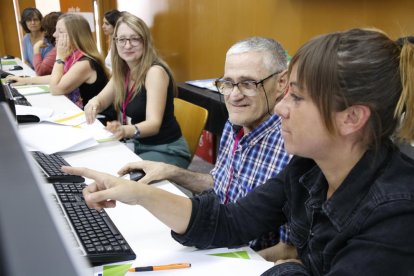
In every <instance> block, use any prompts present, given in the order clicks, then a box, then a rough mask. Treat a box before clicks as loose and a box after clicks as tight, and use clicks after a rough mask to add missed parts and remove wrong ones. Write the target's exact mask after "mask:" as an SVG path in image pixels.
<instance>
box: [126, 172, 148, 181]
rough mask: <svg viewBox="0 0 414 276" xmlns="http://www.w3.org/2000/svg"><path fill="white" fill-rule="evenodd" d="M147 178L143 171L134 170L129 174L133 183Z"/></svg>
mask: <svg viewBox="0 0 414 276" xmlns="http://www.w3.org/2000/svg"><path fill="white" fill-rule="evenodd" d="M144 176H145V172H144V171H143V170H134V171H131V172H129V179H130V180H132V181H138V180H140V179H141V178H143V177H144Z"/></svg>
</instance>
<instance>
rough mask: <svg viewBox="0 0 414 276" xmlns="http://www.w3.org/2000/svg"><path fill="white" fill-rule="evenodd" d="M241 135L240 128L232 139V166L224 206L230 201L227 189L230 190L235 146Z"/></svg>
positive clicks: (242, 133)
mask: <svg viewBox="0 0 414 276" xmlns="http://www.w3.org/2000/svg"><path fill="white" fill-rule="evenodd" d="M243 135H244V129H243V128H240V129H239V131H238V132H237V134H236V138H235V139H234V144H233V150H232V152H231V154H232V161H231V162H232V164H231V165H230V176H229V184H228V185H227V189H226V194H225V195H224V196H225V200H224V204H227V203H229V200H230V196H229V189H230V186H231V181H232V180H233V170H234V164H233V162H234V155H235V153H236V149H237V146H238V145H239V142H240V139H241V138H242V137H243Z"/></svg>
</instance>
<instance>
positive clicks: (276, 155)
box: [210, 115, 290, 203]
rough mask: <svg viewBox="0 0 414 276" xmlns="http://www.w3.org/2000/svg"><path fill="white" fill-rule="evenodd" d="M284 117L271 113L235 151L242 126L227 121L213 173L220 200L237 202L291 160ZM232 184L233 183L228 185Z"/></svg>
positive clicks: (244, 138) (245, 136) (243, 138)
mask: <svg viewBox="0 0 414 276" xmlns="http://www.w3.org/2000/svg"><path fill="white" fill-rule="evenodd" d="M280 123H281V120H280V118H279V117H278V116H277V115H273V116H271V117H270V118H269V119H267V120H266V121H265V122H264V123H262V124H261V125H259V126H258V127H256V128H255V129H254V130H253V131H251V132H250V133H248V134H247V135H244V136H243V137H242V138H241V139H240V141H239V143H238V145H237V147H236V150H235V152H234V153H233V147H234V143H235V137H236V135H237V133H238V131H239V129H240V128H241V127H240V126H234V125H232V124H231V123H230V122H229V121H227V123H226V125H225V126H224V130H223V135H222V137H221V140H220V149H219V156H218V157H217V161H216V165H215V166H214V168H213V170H212V171H211V172H210V174H211V175H212V176H213V178H214V191H215V192H216V194H217V195H218V196H219V198H220V202H221V203H224V202H225V200H226V193H228V198H229V202H235V201H237V199H239V198H241V197H244V196H245V195H246V194H247V193H248V192H250V191H251V190H252V189H254V188H256V187H257V186H259V185H261V184H263V183H265V182H266V180H268V179H269V178H273V177H275V176H276V175H277V174H278V173H279V172H280V171H281V170H282V169H283V168H284V167H285V166H286V165H287V163H288V162H289V160H290V156H289V154H288V153H287V152H286V151H285V149H284V145H283V138H282V135H281V131H280ZM229 185H230V186H229Z"/></svg>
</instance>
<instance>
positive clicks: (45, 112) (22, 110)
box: [16, 105, 53, 121]
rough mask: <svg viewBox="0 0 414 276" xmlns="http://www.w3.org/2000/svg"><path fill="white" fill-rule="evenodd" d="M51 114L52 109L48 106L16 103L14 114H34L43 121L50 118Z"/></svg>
mask: <svg viewBox="0 0 414 276" xmlns="http://www.w3.org/2000/svg"><path fill="white" fill-rule="evenodd" d="M52 114H53V109H50V108H45V107H35V106H27V105H16V115H35V116H37V117H38V118H39V120H40V121H44V120H46V119H48V118H50V117H51V116H52Z"/></svg>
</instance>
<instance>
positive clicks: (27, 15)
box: [20, 8, 43, 33]
mask: <svg viewBox="0 0 414 276" xmlns="http://www.w3.org/2000/svg"><path fill="white" fill-rule="evenodd" d="M35 17H37V18H39V20H40V21H41V20H42V19H43V16H42V13H41V12H40V11H39V10H38V9H36V8H25V9H24V10H23V12H22V16H21V19H20V24H21V25H22V28H23V30H24V31H25V32H26V33H30V30H29V28H28V27H27V25H26V21H29V20H31V19H33V18H35ZM41 31H43V29H41Z"/></svg>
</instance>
